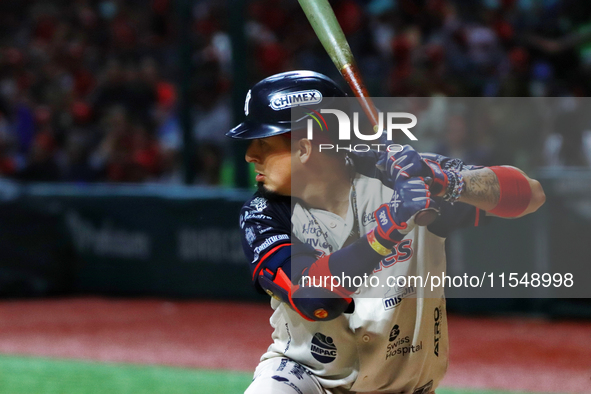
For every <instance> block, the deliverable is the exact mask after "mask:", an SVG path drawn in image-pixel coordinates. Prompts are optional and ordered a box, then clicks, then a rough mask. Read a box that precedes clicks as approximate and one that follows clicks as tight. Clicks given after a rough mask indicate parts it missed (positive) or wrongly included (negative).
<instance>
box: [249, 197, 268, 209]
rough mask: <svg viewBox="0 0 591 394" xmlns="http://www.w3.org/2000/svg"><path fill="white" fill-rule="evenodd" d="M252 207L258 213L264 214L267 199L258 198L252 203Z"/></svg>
mask: <svg viewBox="0 0 591 394" xmlns="http://www.w3.org/2000/svg"><path fill="white" fill-rule="evenodd" d="M250 206H251V207H253V208H254V209H255V210H256V211H257V212H263V210H264V209H265V208H267V199H266V198H264V197H257V198H255V199H253V200H252V201H251V202H250Z"/></svg>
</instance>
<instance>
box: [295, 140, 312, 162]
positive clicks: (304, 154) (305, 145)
mask: <svg viewBox="0 0 591 394" xmlns="http://www.w3.org/2000/svg"><path fill="white" fill-rule="evenodd" d="M297 144H298V145H297V158H298V159H299V160H300V162H301V163H302V164H303V163H306V162H307V161H308V160H309V159H310V155H311V154H312V143H311V142H310V140H309V139H307V138H302V139H300V140H298V142H297Z"/></svg>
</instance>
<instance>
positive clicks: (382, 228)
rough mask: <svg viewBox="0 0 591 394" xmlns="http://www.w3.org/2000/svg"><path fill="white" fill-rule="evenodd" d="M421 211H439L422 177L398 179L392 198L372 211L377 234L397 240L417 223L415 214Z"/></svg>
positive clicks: (436, 212) (434, 212) (435, 212)
mask: <svg viewBox="0 0 591 394" xmlns="http://www.w3.org/2000/svg"><path fill="white" fill-rule="evenodd" d="M423 212H431V213H433V214H438V213H439V205H438V203H437V202H436V201H435V200H433V199H432V198H431V192H430V191H429V187H428V186H427V184H426V183H425V180H424V178H422V177H415V178H403V179H398V181H397V182H396V184H395V186H394V193H393V195H392V199H391V200H390V201H389V202H388V203H387V204H383V205H381V206H380V207H379V208H378V209H377V210H376V211H375V212H374V216H375V219H376V223H377V226H378V227H377V231H378V234H379V235H380V236H381V237H383V238H385V239H389V240H391V241H394V242H398V241H400V240H402V238H404V236H405V235H406V234H408V233H409V232H410V231H412V229H413V228H414V227H415V226H416V225H417V223H416V219H417V215H418V214H422V213H423ZM435 216H436V215H434V217H435ZM419 224H421V223H419Z"/></svg>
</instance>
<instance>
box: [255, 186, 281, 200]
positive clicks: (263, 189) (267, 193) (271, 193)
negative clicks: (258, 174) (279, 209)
mask: <svg viewBox="0 0 591 394" xmlns="http://www.w3.org/2000/svg"><path fill="white" fill-rule="evenodd" d="M257 189H258V191H259V194H260V195H261V196H263V197H265V198H266V199H267V200H272V199H274V198H279V197H283V196H285V194H282V193H279V192H277V191H276V190H274V188H273V187H272V186H270V185H268V184H265V183H264V182H257Z"/></svg>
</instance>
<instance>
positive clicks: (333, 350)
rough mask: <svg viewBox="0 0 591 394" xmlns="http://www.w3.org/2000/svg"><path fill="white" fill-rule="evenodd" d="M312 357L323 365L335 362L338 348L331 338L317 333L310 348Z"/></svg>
mask: <svg viewBox="0 0 591 394" xmlns="http://www.w3.org/2000/svg"><path fill="white" fill-rule="evenodd" d="M310 352H311V353H312V357H314V358H315V359H316V360H317V361H319V362H321V363H322V364H328V363H330V362H333V361H334V360H335V358H337V347H336V345H335V344H334V341H333V340H332V338H331V337H327V336H325V335H324V334H321V333H319V332H317V333H316V334H314V337H313V338H312V343H311V346H310Z"/></svg>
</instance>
